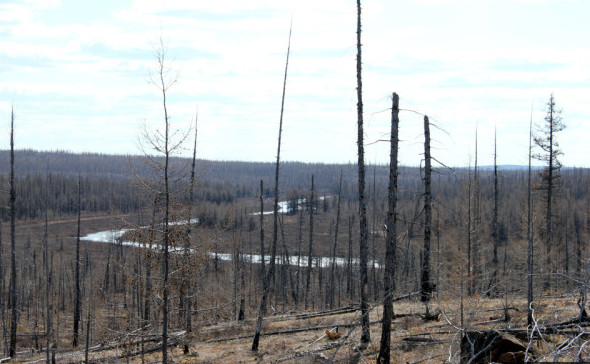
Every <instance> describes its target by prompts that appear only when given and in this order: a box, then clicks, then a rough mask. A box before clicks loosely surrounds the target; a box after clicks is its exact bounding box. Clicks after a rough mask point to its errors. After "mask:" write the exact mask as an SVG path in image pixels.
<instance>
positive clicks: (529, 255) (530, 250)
mask: <svg viewBox="0 0 590 364" xmlns="http://www.w3.org/2000/svg"><path fill="white" fill-rule="evenodd" d="M532 151H533V110H532V107H531V121H530V123H529V169H528V182H527V233H526V235H527V240H528V247H527V273H528V274H527V278H528V279H527V325H528V326H530V327H532V325H533V200H532V198H531V197H532V196H531V192H532V168H531V158H532Z"/></svg>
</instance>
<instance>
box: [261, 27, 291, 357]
mask: <svg viewBox="0 0 590 364" xmlns="http://www.w3.org/2000/svg"><path fill="white" fill-rule="evenodd" d="M291 30H292V28H291V27H290V28H289V42H288V46H287V59H286V61H285V75H284V77H283V95H282V97H281V116H280V119H279V139H278V142H277V162H276V166H275V187H274V206H273V232H272V245H271V253H270V262H269V267H268V273H267V274H266V275H263V289H262V299H261V300H260V309H259V311H258V319H257V321H256V332H255V333H254V340H253V341H252V351H258V344H259V343H260V332H261V330H262V319H263V315H264V312H265V311H266V299H267V296H268V292H269V290H270V282H271V280H272V278H273V275H274V270H275V260H276V255H277V242H278V230H279V167H280V161H281V136H282V132H283V112H284V110H285V91H286V89H287V70H288V69H289V54H290V52H291ZM261 186H262V184H261ZM261 192H262V191H261ZM260 213H261V214H262V211H261V212H260ZM261 221H262V220H261ZM261 234H262V233H261Z"/></svg>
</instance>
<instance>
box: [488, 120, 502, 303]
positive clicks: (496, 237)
mask: <svg viewBox="0 0 590 364" xmlns="http://www.w3.org/2000/svg"><path fill="white" fill-rule="evenodd" d="M496 136H497V132H496V130H495V129H494V211H493V216H492V239H493V244H494V250H493V251H494V254H493V257H492V269H493V271H492V278H491V279H490V284H489V285H488V294H491V293H492V290H494V286H495V285H496V283H497V279H498V263H499V261H498V247H499V246H500V232H499V230H498V163H497V157H498V153H497V150H498V149H497V147H498V141H497V137H496Z"/></svg>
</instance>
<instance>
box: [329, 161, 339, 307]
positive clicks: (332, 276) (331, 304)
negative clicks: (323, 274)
mask: <svg viewBox="0 0 590 364" xmlns="http://www.w3.org/2000/svg"><path fill="white" fill-rule="evenodd" d="M341 197H342V169H341V170H340V182H339V183H338V204H337V208H336V227H335V228H334V245H333V246H332V266H331V267H330V290H329V293H328V295H329V296H328V297H329V299H328V306H329V308H330V309H332V308H333V307H334V288H335V285H336V280H335V270H336V247H337V245H338V227H339V226H340V202H341Z"/></svg>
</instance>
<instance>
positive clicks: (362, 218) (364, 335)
mask: <svg viewBox="0 0 590 364" xmlns="http://www.w3.org/2000/svg"><path fill="white" fill-rule="evenodd" d="M356 8H357V23H356V49H357V57H356V81H357V89H356V91H357V127H358V129H357V147H358V188H359V224H360V229H359V230H360V240H359V251H360V253H359V264H360V267H359V268H360V284H361V348H366V347H367V345H368V343H369V342H370V341H371V332H370V330H369V302H368V300H369V294H368V292H367V291H368V285H369V277H368V272H367V262H368V254H369V247H368V245H367V240H368V239H367V237H368V228H367V205H366V202H365V146H364V131H363V81H362V58H361V55H362V52H361V0H357V2H356Z"/></svg>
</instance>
